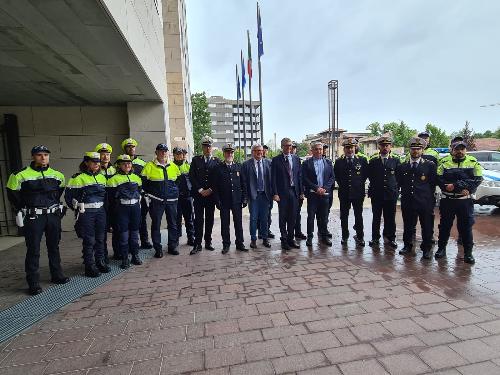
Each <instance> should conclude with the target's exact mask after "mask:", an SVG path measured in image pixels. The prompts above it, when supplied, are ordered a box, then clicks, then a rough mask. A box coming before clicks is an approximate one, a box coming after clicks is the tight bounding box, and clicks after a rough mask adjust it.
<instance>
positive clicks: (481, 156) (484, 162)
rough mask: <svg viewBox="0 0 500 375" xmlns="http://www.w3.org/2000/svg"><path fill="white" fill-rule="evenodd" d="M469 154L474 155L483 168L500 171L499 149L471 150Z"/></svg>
mask: <svg viewBox="0 0 500 375" xmlns="http://www.w3.org/2000/svg"><path fill="white" fill-rule="evenodd" d="M468 154H470V155H472V156H474V157H475V158H476V159H477V161H478V162H479V164H481V166H482V167H483V168H485V169H490V170H495V171H500V152H499V151H469V152H468Z"/></svg>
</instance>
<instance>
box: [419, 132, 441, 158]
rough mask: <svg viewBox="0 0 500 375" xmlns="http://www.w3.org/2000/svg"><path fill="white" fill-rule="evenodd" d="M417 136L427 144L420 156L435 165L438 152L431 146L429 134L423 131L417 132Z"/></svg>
mask: <svg viewBox="0 0 500 375" xmlns="http://www.w3.org/2000/svg"><path fill="white" fill-rule="evenodd" d="M418 137H419V138H422V139H423V140H424V141H425V142H426V144H427V146H425V150H424V153H423V154H422V157H423V158H424V159H426V160H429V161H432V162H433V163H434V164H436V167H437V165H438V163H439V159H440V157H439V152H437V151H436V150H434V149H433V148H431V134H430V133H429V132H428V131H423V132H420V133H418Z"/></svg>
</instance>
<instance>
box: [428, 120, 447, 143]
mask: <svg viewBox="0 0 500 375" xmlns="http://www.w3.org/2000/svg"><path fill="white" fill-rule="evenodd" d="M425 130H426V131H428V132H429V133H430V134H431V147H448V146H449V144H450V137H449V136H448V135H447V134H446V132H445V131H444V130H441V129H440V128H438V127H437V126H436V125H433V124H431V123H430V122H429V123H427V125H425Z"/></svg>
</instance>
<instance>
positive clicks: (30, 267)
mask: <svg viewBox="0 0 500 375" xmlns="http://www.w3.org/2000/svg"><path fill="white" fill-rule="evenodd" d="M44 233H45V241H46V244H47V253H48V256H49V269H50V275H51V276H52V278H54V279H56V278H60V277H62V276H63V271H62V267H61V257H60V255H59V241H60V240H61V218H60V217H59V215H58V214H47V215H38V216H34V218H33V219H30V217H29V216H28V217H26V219H25V220H24V240H25V242H26V248H27V251H26V259H25V262H24V270H25V271H26V281H27V282H28V284H29V285H34V284H38V282H39V281H40V272H39V264H40V242H41V241H42V236H43V234H44Z"/></svg>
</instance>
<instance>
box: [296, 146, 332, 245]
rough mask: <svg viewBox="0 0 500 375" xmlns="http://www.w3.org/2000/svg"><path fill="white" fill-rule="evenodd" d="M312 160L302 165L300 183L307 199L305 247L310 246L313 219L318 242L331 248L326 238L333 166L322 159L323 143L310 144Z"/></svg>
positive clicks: (327, 160)
mask: <svg viewBox="0 0 500 375" xmlns="http://www.w3.org/2000/svg"><path fill="white" fill-rule="evenodd" d="M311 151H312V155H313V156H312V158H309V159H307V160H306V161H305V162H304V163H303V164H302V183H303V185H304V192H305V195H306V198H307V241H306V245H307V246H312V237H313V233H314V218H315V217H316V221H317V225H318V237H319V238H318V240H319V241H320V242H322V243H324V244H325V245H327V246H332V241H331V240H330V238H329V236H328V228H327V225H328V207H329V204H328V202H329V198H330V194H331V192H332V190H333V184H334V183H335V177H334V173H333V164H332V162H331V161H330V160H329V159H327V158H323V155H322V154H323V143H321V142H313V143H312V144H311Z"/></svg>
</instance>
